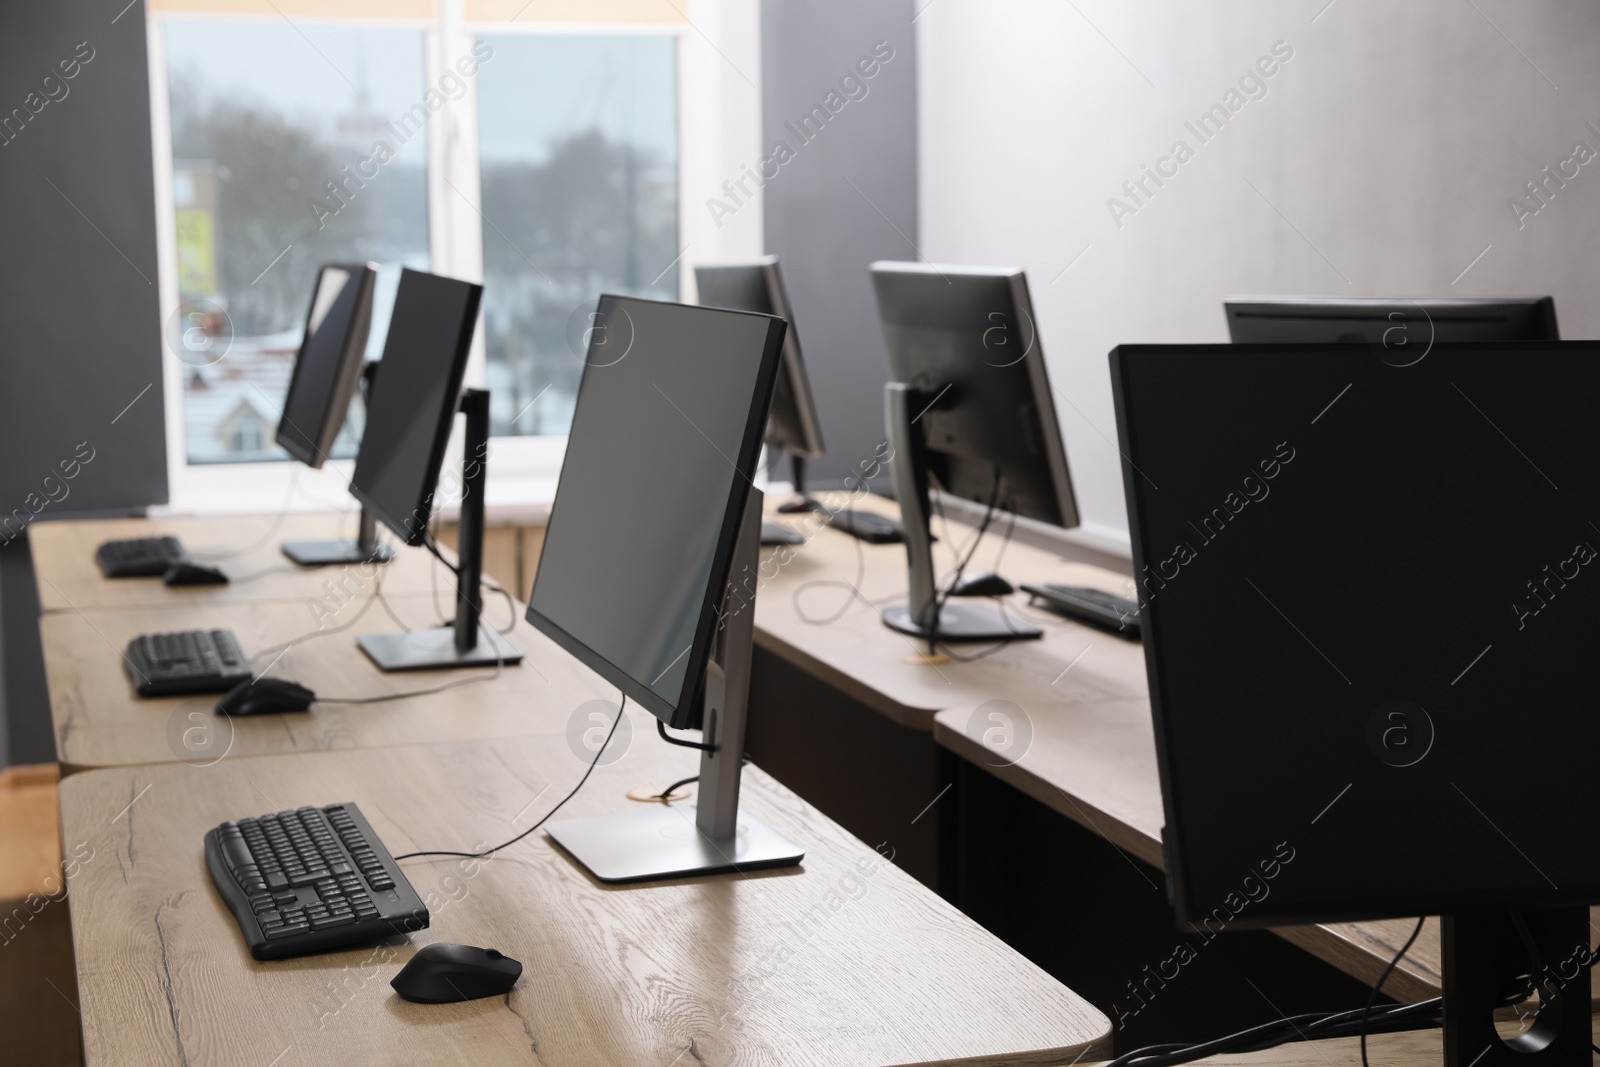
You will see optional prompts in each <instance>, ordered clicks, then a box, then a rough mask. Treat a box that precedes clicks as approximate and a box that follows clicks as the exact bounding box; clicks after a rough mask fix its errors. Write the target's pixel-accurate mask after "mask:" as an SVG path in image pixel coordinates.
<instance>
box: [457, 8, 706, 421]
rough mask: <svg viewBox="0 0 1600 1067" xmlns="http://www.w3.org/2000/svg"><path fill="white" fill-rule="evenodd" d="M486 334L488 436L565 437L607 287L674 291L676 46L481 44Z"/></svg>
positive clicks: (496, 40)
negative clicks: (486, 57) (484, 51)
mask: <svg viewBox="0 0 1600 1067" xmlns="http://www.w3.org/2000/svg"><path fill="white" fill-rule="evenodd" d="M483 43H484V44H486V45H488V46H489V47H491V48H492V49H493V54H494V61H493V62H492V63H486V64H484V66H483V70H482V73H481V74H480V75H479V79H478V168H479V182H480V183H481V187H482V189H483V216H484V218H485V219H486V220H490V221H491V222H492V226H485V228H484V235H483V277H484V294H483V300H484V316H483V325H484V341H485V344H486V348H487V356H488V368H487V380H488V383H489V390H490V403H491V413H490V425H491V432H493V433H495V434H564V433H566V432H567V427H568V426H569V425H570V423H571V421H572V409H573V406H574V404H575V403H576V402H577V397H578V378H579V372H580V371H581V370H582V368H583V358H584V344H585V341H586V338H587V333H588V330H587V327H588V326H589V321H588V316H589V314H590V313H591V312H592V311H593V309H594V306H595V297H596V296H597V295H598V294H600V293H602V292H612V293H625V294H628V295H632V296H648V297H653V298H655V299H658V300H676V299H677V298H678V276H677V274H676V273H675V272H674V271H673V270H672V268H673V267H674V266H676V265H677V261H678V259H679V255H678V246H677V240H678V140H677V134H678V130H677V93H676V87H677V73H676V59H677V57H676V45H677V41H676V39H675V38H674V37H670V36H665V35H656V36H643V35H619V34H608V35H603V36H571V35H564V36H560V37H556V36H551V35H546V34H515V35H512V34H496V35H488V36H486V37H484V39H483Z"/></svg>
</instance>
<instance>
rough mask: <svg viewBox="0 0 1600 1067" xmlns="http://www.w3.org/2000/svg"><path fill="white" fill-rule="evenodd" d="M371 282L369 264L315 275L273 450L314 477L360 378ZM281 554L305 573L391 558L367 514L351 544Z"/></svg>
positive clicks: (299, 547) (318, 544)
mask: <svg viewBox="0 0 1600 1067" xmlns="http://www.w3.org/2000/svg"><path fill="white" fill-rule="evenodd" d="M377 278H378V269H377V266H376V265H375V264H372V263H329V264H325V265H324V266H323V267H322V269H321V270H319V271H317V284H316V286H315V287H314V288H313V289H312V290H311V305H310V307H309V308H307V310H306V327H305V333H304V335H303V336H302V338H301V340H300V352H299V354H298V355H297V356H296V357H295V361H294V374H293V375H292V376H291V377H290V379H289V392H288V394H287V395H286V396H285V397H284V401H283V414H282V416H280V417H279V419H278V434H277V441H278V444H279V446H281V447H282V448H283V450H284V451H285V452H288V453H289V455H291V456H293V457H294V458H295V459H297V460H299V461H300V462H301V463H304V464H305V465H306V466H308V467H310V468H312V469H313V470H317V469H320V468H321V467H322V464H323V463H324V462H326V461H327V459H328V458H329V454H330V453H331V452H332V451H333V445H334V441H335V440H336V439H337V438H338V436H339V431H340V429H342V428H343V427H344V422H345V415H346V413H347V412H348V411H349V408H350V398H351V397H352V396H354V395H355V391H356V382H357V381H358V380H360V379H361V378H362V370H363V363H364V357H365V353H366V350H367V334H368V332H369V331H370V329H371V326H372V294H373V289H374V287H375V285H376V283H377ZM282 548H283V554H284V555H286V556H288V557H289V558H290V559H292V560H294V561H295V562H296V563H298V564H300V565H301V566H304V567H324V566H329V565H331V564H339V563H365V562H368V561H371V562H374V563H387V562H389V560H391V559H393V558H394V553H393V551H391V550H390V549H389V547H388V546H387V545H383V544H380V543H379V542H378V539H377V524H376V522H375V521H374V519H373V516H372V513H371V512H370V511H368V510H367V509H366V508H362V509H361V520H360V525H359V527H358V530H357V535H356V537H355V539H354V540H349V539H343V540H332V541H287V542H285V543H284V544H283V546H282Z"/></svg>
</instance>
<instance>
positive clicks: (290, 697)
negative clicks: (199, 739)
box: [217, 678, 317, 715]
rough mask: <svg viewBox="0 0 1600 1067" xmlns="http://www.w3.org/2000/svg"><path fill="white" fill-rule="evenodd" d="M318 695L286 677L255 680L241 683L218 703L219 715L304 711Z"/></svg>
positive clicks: (273, 713)
mask: <svg viewBox="0 0 1600 1067" xmlns="http://www.w3.org/2000/svg"><path fill="white" fill-rule="evenodd" d="M315 699H317V694H315V693H313V692H312V691H311V690H309V689H307V688H306V687H305V686H303V685H301V684H300V683H298V682H291V681H289V680H288V679H287V678H257V679H255V680H254V681H250V682H240V683H239V684H238V685H236V686H234V687H233V688H232V689H230V690H228V692H227V693H226V694H225V695H224V696H223V698H222V699H221V700H219V701H217V714H218V715H275V714H277V713H278V712H280V711H305V710H306V709H307V708H309V707H310V706H311V702H312V701H313V700H315Z"/></svg>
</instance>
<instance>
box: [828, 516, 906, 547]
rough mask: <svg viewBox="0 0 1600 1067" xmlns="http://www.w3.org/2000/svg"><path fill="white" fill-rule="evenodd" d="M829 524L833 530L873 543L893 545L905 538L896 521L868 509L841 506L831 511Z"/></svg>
mask: <svg viewBox="0 0 1600 1067" xmlns="http://www.w3.org/2000/svg"><path fill="white" fill-rule="evenodd" d="M825 514H826V513H825ZM829 525H830V526H832V527H833V528H834V529H835V530H840V531H842V532H844V533H847V534H850V535H851V536H852V537H859V538H861V540H863V541H866V542H867V543H869V544H874V545H895V544H899V543H900V542H902V541H904V540H905V539H906V536H905V534H904V533H903V532H901V529H900V524H899V523H898V522H895V521H894V520H893V519H886V518H884V517H883V516H882V515H876V514H874V513H872V512H870V511H856V510H854V509H853V508H841V509H840V510H838V511H835V512H833V519H832V520H831V521H830V522H829Z"/></svg>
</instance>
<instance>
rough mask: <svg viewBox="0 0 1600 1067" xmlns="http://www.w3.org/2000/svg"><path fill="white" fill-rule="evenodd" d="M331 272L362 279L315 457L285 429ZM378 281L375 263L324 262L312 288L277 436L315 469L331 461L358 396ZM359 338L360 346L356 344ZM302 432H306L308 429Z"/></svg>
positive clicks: (341, 345)
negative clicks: (320, 296)
mask: <svg viewBox="0 0 1600 1067" xmlns="http://www.w3.org/2000/svg"><path fill="white" fill-rule="evenodd" d="M330 270H342V271H346V272H348V273H349V274H350V276H351V277H352V278H355V279H358V280H359V283H360V286H361V288H360V291H359V292H358V293H357V295H356V300H357V305H356V313H355V314H354V315H353V316H351V319H350V328H349V330H348V331H346V333H345V335H344V337H342V338H341V339H340V341H339V369H338V371H337V372H336V373H335V374H334V378H333V392H332V394H331V395H330V396H329V397H328V401H327V404H326V406H324V407H323V409H322V419H321V421H320V422H319V423H318V425H317V432H316V434H315V437H314V439H315V441H316V444H314V445H313V446H312V447H313V448H314V449H316V454H314V455H313V454H310V453H306V452H302V450H301V449H300V443H299V442H298V441H296V440H294V439H292V438H290V439H287V440H286V439H285V437H284V432H283V427H284V424H285V423H286V422H287V421H288V418H289V409H290V407H291V400H292V398H293V397H294V394H295V389H296V388H297V387H298V386H299V385H300V382H301V377H300V375H301V372H302V371H303V370H304V367H305V355H306V347H305V346H306V342H307V341H308V340H309V339H310V338H311V315H312V313H313V312H314V311H315V310H316V305H317V293H318V292H320V291H321V289H322V279H323V276H324V275H325V274H327V272H328V271H330ZM377 280H378V269H377V267H375V266H374V265H373V264H371V263H324V264H323V265H322V266H320V267H318V268H317V280H316V283H315V284H314V285H313V286H312V287H311V299H310V300H309V301H308V302H307V304H306V320H305V328H304V330H303V331H302V332H301V335H300V349H299V351H298V352H297V353H296V354H295V359H294V371H293V373H292V374H290V376H289V388H288V390H287V391H286V392H285V393H284V394H283V407H282V409H281V410H280V412H279V415H278V429H277V432H276V434H275V435H274V437H273V440H274V442H275V443H276V444H277V446H278V447H279V448H281V449H283V450H284V451H285V452H287V453H289V455H290V456H292V457H293V458H294V459H295V460H297V461H298V462H300V463H304V464H305V465H306V466H308V467H310V468H311V469H312V470H320V469H322V465H323V464H324V463H325V462H327V460H328V459H329V458H330V457H329V455H328V453H329V452H331V451H332V449H333V445H334V442H335V441H336V440H337V439H338V437H339V431H340V430H341V429H343V428H344V421H345V417H346V416H347V415H348V414H349V410H350V398H351V397H352V396H354V395H355V391H356V382H358V381H360V379H361V370H362V366H363V363H364V361H365V359H366V348H367V336H368V333H369V332H370V331H371V329H372V298H373V294H374V292H375V291H376V288H377ZM358 336H359V338H360V343H359V344H357V343H356V338H357V337H358ZM336 412H337V414H335V413H336ZM296 429H299V428H298V427H296ZM300 432H301V433H304V430H300ZM306 437H308V438H311V437H313V435H311V434H306Z"/></svg>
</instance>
